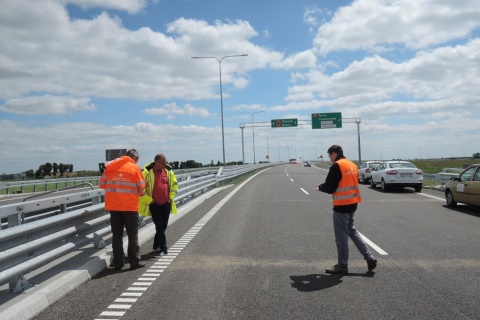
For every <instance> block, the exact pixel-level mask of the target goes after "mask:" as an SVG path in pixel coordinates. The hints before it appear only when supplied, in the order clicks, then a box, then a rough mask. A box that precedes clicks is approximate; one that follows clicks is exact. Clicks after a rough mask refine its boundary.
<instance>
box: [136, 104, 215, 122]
mask: <svg viewBox="0 0 480 320" xmlns="http://www.w3.org/2000/svg"><path fill="white" fill-rule="evenodd" d="M144 112H145V113H146V114H149V115H166V116H168V117H169V119H173V115H188V116H195V117H211V116H212V114H210V112H209V111H208V110H207V109H205V108H196V107H194V106H192V105H191V104H186V105H184V106H183V108H182V107H179V106H177V104H176V103H169V104H166V105H164V106H163V107H160V108H148V109H145V111H144Z"/></svg>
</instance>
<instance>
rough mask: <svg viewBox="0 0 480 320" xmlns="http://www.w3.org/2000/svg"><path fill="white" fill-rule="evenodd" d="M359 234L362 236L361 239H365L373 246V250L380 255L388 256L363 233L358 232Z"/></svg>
mask: <svg viewBox="0 0 480 320" xmlns="http://www.w3.org/2000/svg"><path fill="white" fill-rule="evenodd" d="M359 234H360V236H361V237H362V238H363V241H365V242H366V243H367V244H368V245H369V246H370V247H371V248H373V249H374V250H375V251H377V252H378V253H379V254H381V255H382V256H388V253H386V252H385V251H383V250H382V249H381V248H380V247H379V246H377V245H376V244H375V243H373V242H372V241H370V239H368V238H367V237H365V236H364V235H363V234H361V233H360V232H359Z"/></svg>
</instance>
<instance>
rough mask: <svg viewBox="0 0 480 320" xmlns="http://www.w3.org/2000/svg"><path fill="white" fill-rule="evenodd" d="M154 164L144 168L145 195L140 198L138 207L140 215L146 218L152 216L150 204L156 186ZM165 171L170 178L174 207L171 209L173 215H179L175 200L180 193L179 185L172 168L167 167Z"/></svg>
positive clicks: (170, 194)
mask: <svg viewBox="0 0 480 320" xmlns="http://www.w3.org/2000/svg"><path fill="white" fill-rule="evenodd" d="M153 164H154V162H153V161H152V162H150V163H148V164H146V165H145V166H144V167H143V171H142V175H143V179H144V180H145V183H146V186H145V194H144V195H143V196H141V197H140V203H139V206H138V214H139V215H141V216H144V217H147V216H151V215H152V214H151V213H150V203H152V201H153V198H152V194H153V186H154V185H155V173H154V172H153ZM165 171H166V173H167V177H168V191H169V192H168V194H169V197H170V200H171V204H172V207H171V209H170V213H171V214H176V213H177V205H176V204H175V201H174V198H175V197H176V196H177V192H178V183H177V178H176V177H175V174H174V173H173V171H172V167H170V166H169V165H168V164H167V165H166V166H165Z"/></svg>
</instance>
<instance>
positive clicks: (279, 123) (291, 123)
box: [272, 119, 298, 128]
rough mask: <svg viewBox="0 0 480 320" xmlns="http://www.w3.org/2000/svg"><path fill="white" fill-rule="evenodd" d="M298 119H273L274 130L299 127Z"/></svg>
mask: <svg viewBox="0 0 480 320" xmlns="http://www.w3.org/2000/svg"><path fill="white" fill-rule="evenodd" d="M297 126H298V120H297V119H273V120H272V128H282V127H297Z"/></svg>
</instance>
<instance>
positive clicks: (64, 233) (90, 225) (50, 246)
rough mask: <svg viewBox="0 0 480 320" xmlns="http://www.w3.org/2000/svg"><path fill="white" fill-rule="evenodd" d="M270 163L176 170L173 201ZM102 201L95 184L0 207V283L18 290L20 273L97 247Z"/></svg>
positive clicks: (104, 229) (23, 283)
mask: <svg viewBox="0 0 480 320" xmlns="http://www.w3.org/2000/svg"><path fill="white" fill-rule="evenodd" d="M271 165H272V164H262V165H245V166H232V167H225V168H224V167H221V168H220V169H218V168H216V170H212V169H207V170H197V171H194V172H190V173H182V174H179V175H178V176H177V180H179V183H178V185H179V191H178V194H177V197H176V198H175V202H176V203H178V204H179V205H181V204H183V203H184V202H185V201H186V200H188V199H189V198H193V197H196V196H197V195H199V194H201V193H203V192H205V191H206V190H209V189H211V188H214V187H215V186H219V185H221V184H224V183H226V182H227V181H232V180H234V179H238V178H239V177H240V176H242V175H244V174H248V173H250V172H252V171H255V170H258V169H261V168H265V167H268V166H271ZM96 179H98V177H96ZM180 180H181V181H180ZM79 201H80V202H81V201H83V204H82V205H85V202H87V203H88V204H87V205H88V207H87V208H82V209H75V208H74V207H72V205H73V204H78V202H79ZM103 201H104V190H101V189H95V190H89V191H83V192H78V193H73V194H68V195H61V196H55V197H49V198H45V199H39V200H32V199H30V200H28V201H25V202H21V203H16V204H10V205H4V206H0V219H4V220H5V219H6V220H8V224H7V223H5V224H4V226H5V227H6V229H3V230H0V285H3V284H6V283H9V288H10V290H11V291H13V292H16V293H17V292H22V291H24V290H25V289H26V288H28V287H30V286H31V284H30V283H29V282H28V279H26V277H25V275H26V274H27V273H29V272H31V271H33V270H35V269H37V268H38V267H40V266H43V265H45V264H47V263H48V262H50V261H53V260H55V259H57V258H59V257H61V256H63V255H65V254H66V253H68V252H70V251H71V250H73V249H75V248H80V247H81V246H84V245H85V244H88V243H93V244H94V246H95V247H96V248H103V247H104V246H105V245H106V243H105V241H104V237H105V236H107V235H109V234H110V233H111V230H110V216H109V214H107V213H106V212H105V209H104V205H103ZM69 208H70V209H73V210H72V211H69ZM27 215H30V216H31V220H32V221H29V220H28V219H27V218H26V216H27ZM33 220H35V221H33ZM149 222H151V218H148V219H143V218H142V219H141V227H143V226H145V225H146V224H147V223H149Z"/></svg>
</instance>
